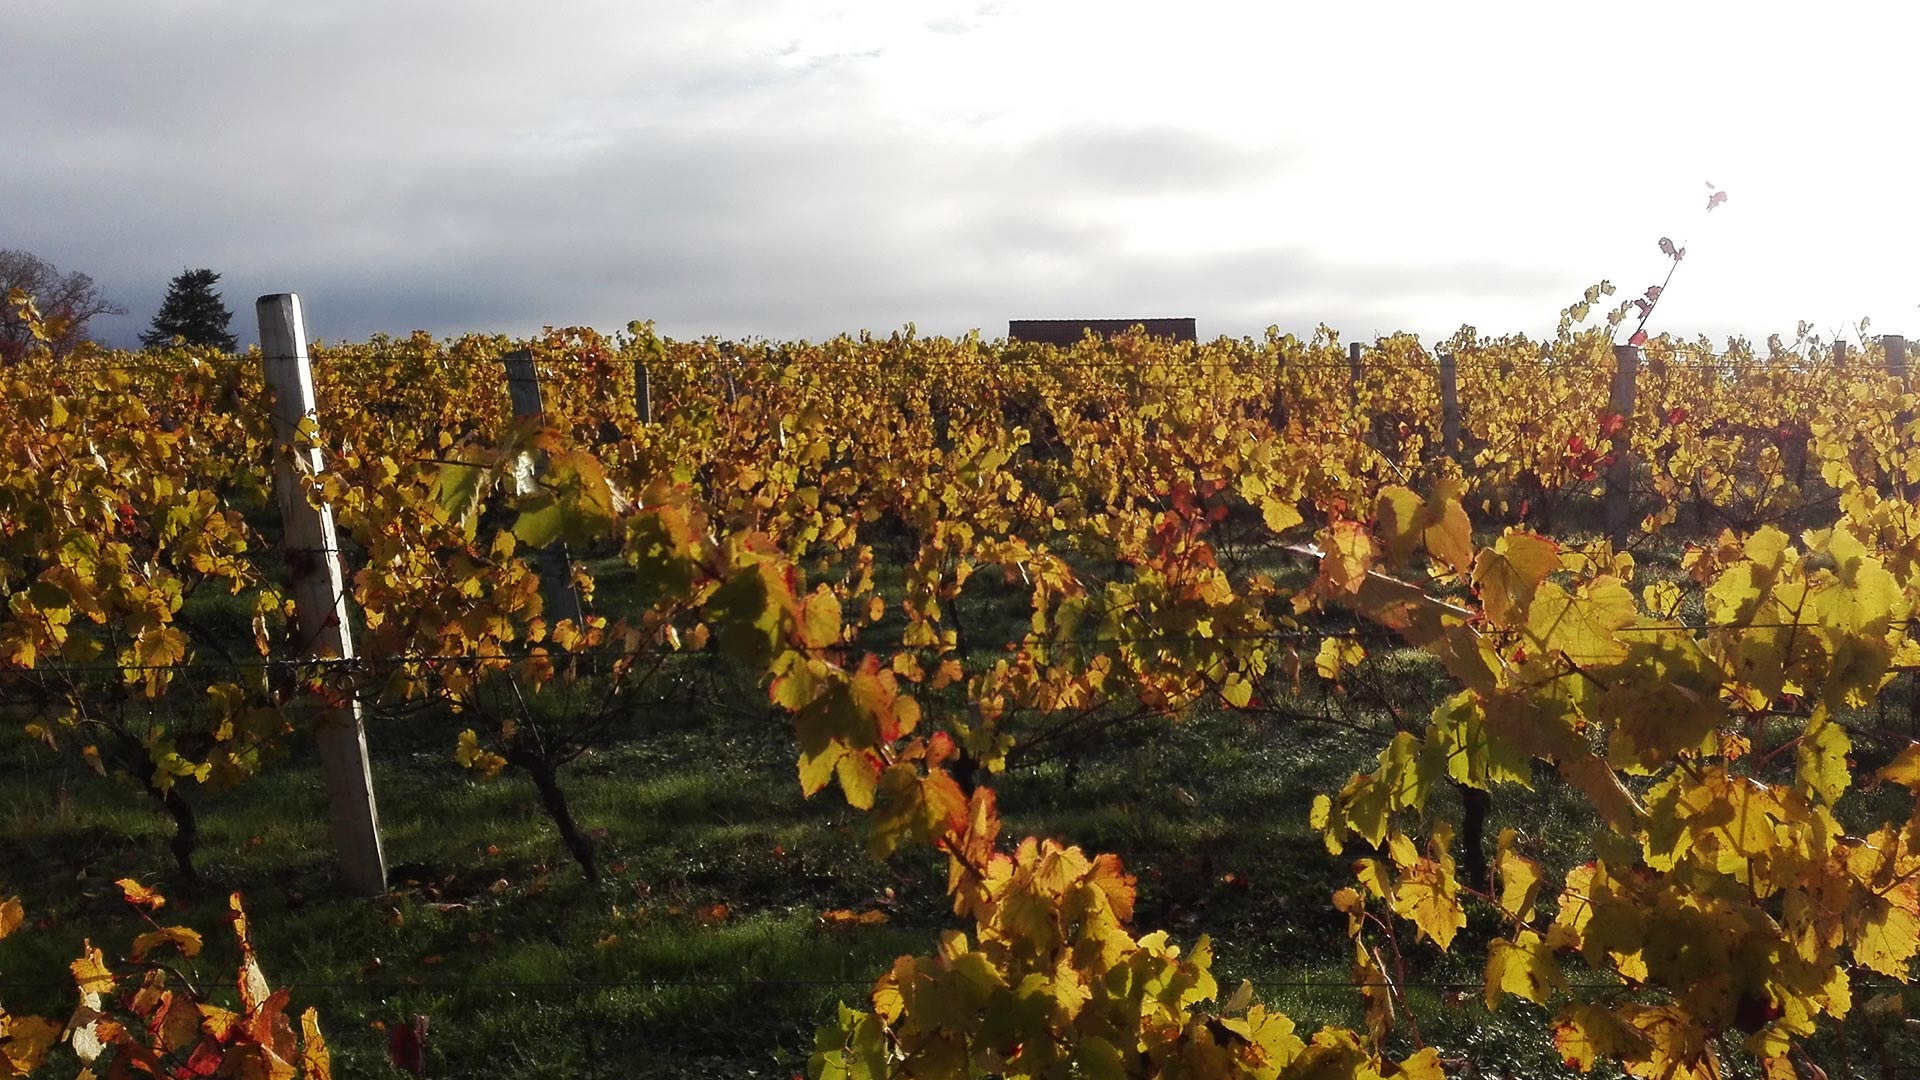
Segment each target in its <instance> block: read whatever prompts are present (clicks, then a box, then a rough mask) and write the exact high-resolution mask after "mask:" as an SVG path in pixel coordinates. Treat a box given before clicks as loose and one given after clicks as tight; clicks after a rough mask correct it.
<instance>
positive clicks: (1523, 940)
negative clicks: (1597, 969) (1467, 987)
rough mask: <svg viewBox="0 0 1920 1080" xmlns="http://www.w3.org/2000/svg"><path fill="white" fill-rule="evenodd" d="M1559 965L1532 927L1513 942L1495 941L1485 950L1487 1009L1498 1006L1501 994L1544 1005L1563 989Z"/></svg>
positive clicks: (1564, 981) (1499, 939)
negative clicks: (1557, 991)
mask: <svg viewBox="0 0 1920 1080" xmlns="http://www.w3.org/2000/svg"><path fill="white" fill-rule="evenodd" d="M1565 986H1566V979H1565V977H1563V976H1562V975H1561V973H1560V962H1559V961H1558V960H1556V959H1554V956H1553V950H1552V949H1551V948H1549V947H1548V946H1547V943H1546V942H1545V941H1543V940H1541V938H1540V935H1539V934H1538V933H1536V932H1535V931H1534V930H1532V929H1531V928H1523V929H1521V931H1520V932H1519V934H1517V935H1516V936H1515V937H1514V939H1513V940H1512V941H1508V940H1507V939H1505V938H1496V939H1494V941H1493V943H1492V944H1491V945H1489V946H1488V948H1487V992H1486V997H1487V1008H1488V1009H1492V1008H1494V1007H1495V1006H1497V1005H1499V1004H1500V996H1501V995H1502V994H1512V995H1514V996H1515V997H1523V998H1526V999H1527V1000H1528V1001H1531V1002H1533V1003H1534V1004H1536V1005H1544V1004H1546V1003H1547V998H1549V997H1550V996H1552V994H1553V992H1554V991H1556V990H1560V989H1563V988H1565Z"/></svg>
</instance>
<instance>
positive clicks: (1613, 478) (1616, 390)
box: [1607, 345, 1640, 543]
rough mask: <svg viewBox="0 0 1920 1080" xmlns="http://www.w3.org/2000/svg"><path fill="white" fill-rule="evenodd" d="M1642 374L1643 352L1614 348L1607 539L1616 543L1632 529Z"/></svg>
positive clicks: (1609, 408) (1630, 347)
mask: <svg viewBox="0 0 1920 1080" xmlns="http://www.w3.org/2000/svg"><path fill="white" fill-rule="evenodd" d="M1639 370H1640V349H1639V348H1638V347H1637V346H1633V345H1615V346H1614V347H1613V386H1612V388H1611V389H1612V392H1611V393H1610V394H1608V396H1607V412H1608V413H1609V414H1610V416H1611V417H1618V418H1619V419H1618V421H1617V423H1616V424H1615V426H1614V431H1613V439H1612V443H1613V445H1612V450H1613V464H1612V465H1611V466H1609V467H1608V469H1607V535H1608V536H1609V537H1611V538H1612V539H1613V541H1614V542H1615V543H1619V542H1621V541H1623V540H1625V539H1626V538H1627V534H1628V533H1629V532H1630V531H1631V530H1632V527H1633V519H1632V514H1633V503H1632V500H1631V498H1630V496H1631V494H1632V484H1633V457H1632V454H1631V450H1632V448H1633V439H1632V430H1631V428H1632V424H1633V377H1634V375H1635V374H1636V373H1637V372H1638V371H1639Z"/></svg>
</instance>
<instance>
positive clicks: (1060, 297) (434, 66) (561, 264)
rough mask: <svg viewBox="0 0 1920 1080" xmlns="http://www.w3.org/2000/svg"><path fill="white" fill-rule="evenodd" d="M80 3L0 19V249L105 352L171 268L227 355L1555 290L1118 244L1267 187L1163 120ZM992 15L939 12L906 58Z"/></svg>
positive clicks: (251, 9) (1241, 160)
mask: <svg viewBox="0 0 1920 1080" xmlns="http://www.w3.org/2000/svg"><path fill="white" fill-rule="evenodd" d="M89 6H90V5H77V4H53V3H49V2H44V0H30V2H29V5H28V7H29V11H28V12H27V14H26V17H24V18H14V19H11V20H10V21H9V24H8V27H7V29H6V30H5V31H4V32H3V33H5V34H6V35H7V39H6V52H7V55H8V57H9V64H8V65H7V66H6V67H5V68H0V100H6V101H8V111H7V118H6V119H5V120H4V121H0V123H4V124H5V129H4V135H5V136H6V138H7V142H8V144H9V146H10V147H12V148H14V149H15V150H17V153H10V157H9V161H8V168H7V170H6V172H5V175H3V176H0V205H4V206H5V207H6V208H7V213H6V215H5V220H6V225H7V227H6V229H5V232H4V234H0V247H23V248H27V249H28V250H32V251H35V252H37V253H39V254H41V255H43V256H45V257H47V258H49V259H51V260H53V261H54V262H56V263H58V264H59V265H61V266H62V267H63V268H65V269H72V270H83V271H86V272H88V273H90V274H92V275H93V276H94V277H95V278H96V279H97V280H98V281H99V282H100V283H101V285H102V286H103V287H104V288H105V289H106V290H107V291H108V292H109V293H110V294H111V295H113V296H114V297H116V298H117V299H119V300H120V301H121V302H123V303H125V304H126V305H127V306H128V307H129V308H131V309H132V310H131V314H130V315H128V316H126V317H124V318H120V319H102V320H100V321H99V322H98V323H96V331H97V332H99V333H101V334H103V335H104V336H105V337H106V338H107V339H108V340H110V341H113V342H115V343H117V344H131V343H132V341H133V339H134V338H135V336H136V335H137V334H138V332H139V331H140V329H142V328H143V327H144V326H145V324H146V321H147V319H148V318H150V317H151V314H152V312H153V310H154V309H155V308H157V306H158V304H159V301H160V296H161V293H162V291H163V290H164V288H165V284H166V281H167V279H168V278H170V277H171V276H172V275H173V274H175V273H178V272H179V271H180V270H181V269H182V268H185V267H194V266H209V267H212V268H214V269H216V270H218V271H220V272H221V273H222V274H223V275H224V277H223V281H222V287H223V289H224V290H225V295H226V298H227V301H228V305H229V307H231V308H233V309H234V310H235V313H236V319H235V328H236V330H239V331H241V334H242V337H243V339H244V338H245V337H247V336H250V332H251V330H252V311H251V300H252V298H253V297H254V296H255V295H257V294H260V293H267V292H279V291H288V290H293V291H298V292H301V293H302V294H303V295H304V296H305V297H306V299H307V301H308V305H309V328H310V331H311V332H312V333H314V334H315V335H316V336H324V337H327V338H330V339H336V340H337V339H353V338H363V337H365V336H367V335H368V334H370V333H373V332H376V331H381V332H388V333H395V334H400V333H405V332H407V331H410V330H413V329H415V328H421V329H427V330H430V331H433V332H435V333H440V334H450V333H457V332H463V331H470V330H471V331H495V330H497V331H505V332H514V333H521V332H527V331H530V330H532V329H535V328H537V327H538V326H540V325H543V324H554V325H568V324H592V325H598V326H601V327H608V328H611V327H618V326H621V325H624V323H625V322H626V321H627V320H628V319H631V318H647V317H651V318H656V319H658V320H659V321H660V322H661V324H662V326H663V327H664V328H666V329H667V330H668V331H669V332H672V333H680V334H690V335H691V334H700V333H705V332H714V333H720V334H726V335H732V336H739V335H743V334H751V333H758V334H765V335H771V336H788V335H791V336H808V337H814V338H820V337H825V336H829V335H831V334H833V333H837V332H840V331H845V330H855V329H859V328H862V327H871V328H875V329H885V328H891V327H897V326H899V325H901V324H903V323H905V322H907V321H910V320H911V321H914V322H916V323H917V324H918V325H919V326H920V327H921V328H922V329H923V330H926V331H928V332H959V331H963V330H965V329H968V328H970V327H980V328H981V329H983V330H985V331H986V332H988V333H989V334H995V333H999V332H1002V331H1004V328H1005V320H1006V319H1008V318H1012V317H1036V316H1037V317H1047V316H1116V315H1117V316H1130V315H1141V316H1146V315H1193V316H1196V317H1198V318H1199V319H1200V322H1201V327H1202V330H1203V332H1205V333H1209V334H1211V333H1215V332H1229V333H1250V332H1255V331H1257V330H1258V328H1259V327H1262V326H1264V325H1266V324H1267V323H1269V322H1276V321H1278V322H1283V323H1285V322H1288V321H1289V320H1291V322H1292V323H1293V324H1294V326H1296V327H1299V326H1304V327H1310V326H1311V325H1312V323H1313V322H1316V321H1319V320H1321V319H1327V320H1329V321H1335V322H1338V321H1340V320H1341V319H1343V318H1356V319H1366V318H1385V317H1387V315H1383V314H1381V313H1391V312H1392V311H1394V310H1405V306H1406V304H1407V303H1408V302H1409V301H1410V300H1413V299H1417V298H1420V297H1430V296H1435V295H1442V296H1446V297H1449V298H1456V297H1473V296H1478V295H1485V294H1498V295H1500V296H1502V297H1503V298H1511V297H1513V296H1515V295H1520V296H1524V297H1534V296H1538V297H1543V298H1544V300H1543V303H1548V304H1551V305H1552V307H1549V308H1547V310H1553V309H1554V308H1557V306H1558V305H1559V303H1560V302H1563V299H1564V297H1565V296H1567V295H1571V291H1577V289H1578V288H1579V287H1580V286H1582V285H1584V284H1585V282H1579V283H1568V282H1564V281H1560V280H1557V279H1555V278H1553V277H1551V276H1548V275H1542V274H1540V273H1537V272H1532V271H1527V270H1524V269H1516V268H1514V267H1511V266H1508V265H1506V264H1496V263H1490V262H1474V261H1470V260H1463V261H1461V262H1458V263H1456V264H1448V265H1402V264H1398V263H1396V262H1395V261H1394V260H1393V257H1392V256H1391V254H1390V253H1382V254H1381V255H1380V256H1379V257H1378V258H1377V259H1375V260H1371V261H1368V260H1362V261H1360V262H1358V263H1356V264H1353V265H1332V264H1329V263H1328V262H1327V261H1326V260H1325V259H1324V258H1322V257H1317V256H1314V255H1312V254H1310V253H1309V252H1307V251H1304V250H1302V249H1300V248H1298V247H1297V246H1293V245H1291V244H1290V242H1289V241H1288V239H1287V238H1286V237H1266V238H1262V237H1254V236H1249V237H1248V238H1247V240H1246V246H1245V250H1243V251H1240V252H1237V253H1227V254H1212V255H1202V256H1192V257H1185V258H1181V257H1169V256H1167V255H1164V254H1157V253H1149V252H1143V251H1140V250H1137V249H1136V248H1135V247H1133V246H1132V245H1131V244H1130V243H1129V238H1128V236H1127V234H1126V231H1125V230H1124V229H1122V228H1120V227H1119V226H1117V225H1115V224H1112V222H1113V221H1115V220H1116V219H1117V218H1116V215H1115V213H1114V212H1112V210H1113V207H1115V206H1122V207H1125V208H1127V209H1126V213H1128V214H1138V215H1152V214H1156V213H1164V212H1165V210H1164V202H1163V201H1164V200H1168V199H1186V200H1192V199H1194V198H1196V197H1205V196H1209V195H1219V194H1224V193H1228V192H1233V191H1242V190H1246V189H1249V188H1257V187H1258V186H1259V185H1263V184H1272V183H1274V182H1276V181H1277V180H1279V179H1282V178H1284V177H1285V176H1286V175H1287V174H1288V172H1289V170H1292V169H1295V168H1297V167H1298V165H1297V162H1296V161H1295V160H1294V159H1293V158H1292V157H1291V156H1290V155H1289V154H1287V153H1285V152H1282V151H1277V150H1274V149H1272V148H1270V147H1268V146H1265V145H1252V144H1243V143H1240V142H1236V141H1233V140H1230V139H1227V138H1224V137H1221V136H1217V135H1206V134H1203V133H1200V132H1197V131H1192V130H1187V129H1184V128H1179V127H1173V126H1167V125H1164V124H1160V125H1155V124H1138V123H1114V124H1111V125H1104V126H1102V125H1085V124H1081V125H1074V126H1066V127H1062V128H1060V129H1058V130H1055V131H1052V132H1049V133H1045V134H1042V135H1038V136H1033V137H1028V138H1025V139H1022V140H1020V141H1017V142H1012V143H1009V144H1005V145H1001V144H995V143H991V142H988V141H986V140H984V139H982V138H971V137H970V138H966V139H959V138H954V137H952V135H951V132H944V133H943V132H942V131H937V130H919V129H914V128H912V127H907V126H903V125H902V124H900V123H899V122H897V121H886V120H883V119H880V118H879V117H878V114H874V113H870V112H867V111H863V106H862V105H861V100H862V99H861V98H860V94H861V93H862V92H863V90H862V78H863V76H862V74H861V71H862V68H863V65H864V64H866V63H867V62H868V61H869V60H870V59H871V58H872V52H873V51H872V50H868V49H863V48H853V49H850V50H845V51H838V52H836V51H831V50H829V51H823V52H819V53H817V54H816V53H811V52H804V51H802V52H797V53H795V54H794V55H782V48H783V47H782V46H779V45H777V44H769V45H767V46H766V47H758V46H756V47H731V46H729V44H728V43H727V42H726V41H724V40H721V41H717V42H716V41H703V40H701V39H700V38H699V35H698V34H683V35H682V36H681V37H678V38H672V39H671V40H670V41H669V42H668V44H663V45H659V46H658V47H653V48H651V49H650V51H645V52H643V53H642V54H640V55H635V56H632V57H620V58H618V59H617V60H616V61H614V62H609V60H608V53H607V51H605V50H600V51H597V47H598V46H601V45H602V44H603V43H599V42H594V41H582V40H579V39H578V38H577V37H574V36H570V35H569V34H568V33H567V32H566V30H565V28H564V27H560V28H556V27H554V26H552V25H549V24H547V23H540V22H526V23H524V24H520V23H516V22H515V21H514V19H516V18H521V17H523V16H520V15H514V16H512V17H507V16H504V15H502V14H501V13H509V12H519V11H520V9H519V8H517V7H512V8H510V7H508V6H507V5H505V4H504V3H497V2H494V0H487V2H484V3H475V4H474V5H472V9H471V10H469V9H463V12H464V13H465V15H466V17H464V18H461V19H452V20H447V19H441V18H439V17H438V16H437V15H435V13H434V11H433V10H432V9H428V8H426V7H420V8H411V7H407V6H401V7H400V8H399V9H398V13H397V14H394V13H390V12H389V11H388V8H389V6H390V5H384V4H375V3H373V2H372V0H356V2H343V3H339V4H333V5H324V6H317V7H307V8H299V9H287V8H282V7H261V6H259V5H254V4H243V3H237V2H235V3H225V2H213V0H202V2H200V3H196V4H182V5H167V6H166V7H165V8H164V9H162V8H160V7H157V6H156V7H149V6H145V5H132V4H114V5H110V7H111V9H112V10H113V11H114V12H115V13H116V15H115V18H114V19H113V20H108V21H103V20H102V18H101V17H100V16H98V15H97V14H89V13H88V12H87V11H86V10H84V9H85V8H86V7H89ZM669 7H670V8H673V6H672V5H669ZM719 9H720V16H719V17H720V18H722V19H724V18H726V17H730V16H732V15H739V14H740V13H742V12H745V11H747V10H748V5H745V4H743V3H740V2H738V0H732V2H727V3H722V4H720V5H719ZM673 10H674V11H676V12H677V13H679V14H684V13H685V12H686V11H688V10H694V8H690V7H681V8H673ZM699 10H706V9H699ZM993 15H994V11H993V10H992V8H991V7H990V6H989V7H978V8H964V9H962V10H961V11H960V12H959V13H958V14H956V15H953V16H952V17H950V18H941V19H934V20H931V21H930V22H929V23H928V24H927V31H926V32H927V33H930V34H939V35H952V34H955V33H964V32H967V31H970V30H971V29H974V28H977V27H978V26H979V25H980V24H981V23H982V22H983V21H984V20H986V19H989V18H992V17H993ZM742 17H744V16H742ZM516 25H524V27H525V32H524V33H523V34H519V35H515V34H509V33H503V32H502V29H501V28H502V27H503V26H516ZM663 25H664V24H663ZM663 40H664V39H663ZM16 60H17V62H15V61H16ZM1103 211H1104V212H1103Z"/></svg>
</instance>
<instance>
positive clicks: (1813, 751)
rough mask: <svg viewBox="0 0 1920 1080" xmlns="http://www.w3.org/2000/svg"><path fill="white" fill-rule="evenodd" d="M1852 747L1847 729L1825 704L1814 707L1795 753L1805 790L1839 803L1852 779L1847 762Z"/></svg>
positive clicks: (1797, 771) (1828, 800) (1798, 775)
mask: <svg viewBox="0 0 1920 1080" xmlns="http://www.w3.org/2000/svg"><path fill="white" fill-rule="evenodd" d="M1852 749H1853V740H1851V739H1849V738H1847V732H1846V729H1845V728H1842V727H1841V726H1840V725H1839V724H1838V723H1836V722H1835V721H1834V720H1833V719H1832V718H1831V717H1829V716H1828V715H1827V709H1826V706H1825V705H1817V706H1815V707H1814V710H1813V716H1812V718H1811V719H1809V720H1808V721H1807V728H1806V731H1805V732H1803V733H1802V734H1801V737H1800V744H1799V745H1798V746H1796V747H1794V752H1793V757H1794V763H1795V766H1796V775H1797V777H1798V780H1799V784H1800V787H1801V788H1802V790H1805V791H1810V792H1812V793H1814V794H1816V795H1819V796H1820V798H1821V799H1823V800H1824V801H1826V803H1827V804H1828V805H1832V804H1833V803H1835V802H1838V801H1839V799H1840V796H1841V795H1842V794H1844V793H1845V792H1846V790H1847V785H1848V784H1850V783H1851V782H1852V780H1853V770H1852V769H1851V768H1850V767H1849V766H1848V762H1847V752H1848V751H1850V750H1852Z"/></svg>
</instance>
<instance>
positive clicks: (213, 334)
mask: <svg viewBox="0 0 1920 1080" xmlns="http://www.w3.org/2000/svg"><path fill="white" fill-rule="evenodd" d="M219 280H220V275H219V274H216V273H214V272H213V271H211V270H207V269H200V270H183V271H181V272H180V274H179V275H178V276H176V277H175V278H174V279H173V281H172V282H170V283H168V285H167V298H166V299H165V300H164V301H162V302H161V304H160V311H159V313H157V314H156V315H154V317H153V326H152V328H151V329H149V330H148V331H147V332H146V333H144V334H141V335H140V344H142V345H144V346H146V347H147V348H153V347H155V346H159V345H169V344H172V342H173V339H174V338H176V337H177V338H180V339H182V340H183V341H184V342H185V343H186V344H188V345H210V346H213V347H215V348H218V349H222V350H224V351H226V352H232V351H233V350H234V345H235V342H234V337H233V334H232V333H230V332H229V331H228V330H227V324H228V323H230V322H232V321H233V312H231V311H228V310H227V305H226V304H225V303H223V302H222V301H221V299H220V294H219V293H216V292H214V291H213V286H214V283H215V282H217V281H219Z"/></svg>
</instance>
